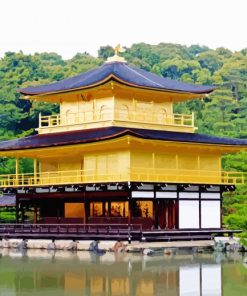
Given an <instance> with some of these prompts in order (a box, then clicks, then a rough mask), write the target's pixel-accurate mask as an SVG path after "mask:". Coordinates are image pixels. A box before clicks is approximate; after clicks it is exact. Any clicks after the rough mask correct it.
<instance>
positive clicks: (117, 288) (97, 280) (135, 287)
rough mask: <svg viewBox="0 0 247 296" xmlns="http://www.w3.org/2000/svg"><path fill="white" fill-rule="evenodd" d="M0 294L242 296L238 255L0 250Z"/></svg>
mask: <svg viewBox="0 0 247 296" xmlns="http://www.w3.org/2000/svg"><path fill="white" fill-rule="evenodd" d="M0 295H1V296H14V295H18V296H29V295H34V296H35V295H47V296H54V295H62V296H77V295H80V296H81V295H85V296H86V295H94V296H96V295H97V296H106V295H116V296H127V295H131V296H135V295H138V296H139V295H140V296H149V295H166V296H169V295H172V296H173V295H174V296H176V295H179V296H180V295H183V296H197V295H203V296H206V295H207V296H211V295H213V296H218V295H222V296H223V295H224V296H227V295H229V296H230V295H231V296H240V295H241V296H246V295H247V265H244V264H243V257H242V255H241V254H216V253H214V254H192V253H190V252H189V251H188V252H185V251H183V252H182V251H179V252H178V253H177V254H176V255H163V254H160V255H155V256H149V257H148V256H143V255H139V254H129V253H118V254H114V253H107V254H105V255H103V256H97V255H94V254H92V253H89V252H75V253H73V252H66V251H65V252H63V251H56V252H54V251H53V252H48V251H40V250H28V251H27V252H25V253H19V252H16V251H14V250H7V249H2V250H0Z"/></svg>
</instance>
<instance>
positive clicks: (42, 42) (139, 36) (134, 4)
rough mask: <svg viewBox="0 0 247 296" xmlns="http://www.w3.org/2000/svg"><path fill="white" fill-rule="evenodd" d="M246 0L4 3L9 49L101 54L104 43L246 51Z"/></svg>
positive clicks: (0, 11) (2, 32) (1, 28)
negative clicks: (173, 44) (169, 45)
mask: <svg viewBox="0 0 247 296" xmlns="http://www.w3.org/2000/svg"><path fill="white" fill-rule="evenodd" d="M246 30H247V0H122V1H118V0H115V1H114V0H0V56H3V54H4V52H6V51H20V50H22V51H23V52H24V53H34V52H44V51H46V52H57V53H59V54H61V55H62V56H63V57H64V58H66V59H67V58H71V57H72V56H73V55H75V54H76V53H77V52H84V51H87V52H89V53H91V54H93V55H97V50H98V49H99V47H100V46H101V45H108V44H109V45H111V46H114V45H116V44H118V43H121V45H123V46H131V45H132V44H133V43H138V42H146V43H150V44H158V43H160V42H171V43H179V44H184V45H191V44H200V45H207V46H209V47H211V48H217V47H220V46H223V47H226V48H229V49H231V50H233V51H235V50H241V49H243V48H246V47H247V34H246Z"/></svg>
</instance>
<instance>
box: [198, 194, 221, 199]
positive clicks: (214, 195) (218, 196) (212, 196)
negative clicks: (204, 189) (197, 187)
mask: <svg viewBox="0 0 247 296" xmlns="http://www.w3.org/2000/svg"><path fill="white" fill-rule="evenodd" d="M201 198H207V199H220V193H201Z"/></svg>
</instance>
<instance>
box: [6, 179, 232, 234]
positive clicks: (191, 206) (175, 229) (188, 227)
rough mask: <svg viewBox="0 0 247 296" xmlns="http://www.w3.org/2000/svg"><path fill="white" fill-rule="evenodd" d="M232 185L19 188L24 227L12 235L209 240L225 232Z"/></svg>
mask: <svg viewBox="0 0 247 296" xmlns="http://www.w3.org/2000/svg"><path fill="white" fill-rule="evenodd" d="M234 188H235V187H234V186H230V187H229V186H219V185H203V184H199V185H190V184H156V183H152V184H150V183H124V184H118V183H115V184H88V185H86V186H80V185H78V186H74V185H64V186H59V187H54V186H50V187H46V188H34V187H30V188H21V189H17V190H15V194H16V223H17V224H16V225H18V224H19V225H22V226H20V227H22V228H18V226H15V227H14V230H13V231H14V232H13V233H16V235H17V236H18V235H19V234H18V231H19V232H20V233H21V234H20V235H23V233H24V232H25V233H26V236H28V235H30V236H31V237H35V236H37V237H39V236H40V235H42V237H47V236H49V237H50V236H52V235H53V234H54V235H55V236H56V237H63V238H65V237H66V238H70V237H71V238H72V237H73V238H76V237H77V238H82V239H83V238H84V237H87V238H92V237H94V238H99V239H102V238H105V239H107V238H108V237H109V238H111V237H115V238H116V237H118V236H119V237H121V238H127V237H130V236H131V237H132V236H133V237H136V238H138V239H142V237H145V239H147V240H149V239H150V240H155V239H159V240H163V239H164V240H172V239H174V238H175V237H176V239H186V237H187V239H188V238H189V237H193V238H192V239H197V238H199V237H200V239H202V238H210V237H211V235H212V234H215V233H223V232H224V233H228V232H227V231H223V230H222V228H223V227H222V221H221V208H222V207H221V205H222V193H223V192H224V191H229V190H234ZM12 193H13V192H12ZM28 227H30V231H28V229H29V228H28ZM9 229H11V228H9ZM21 229H23V231H24V232H23V231H22V230H21ZM222 231H223V232H222ZM5 234H6V232H5ZM155 237H156V238H155Z"/></svg>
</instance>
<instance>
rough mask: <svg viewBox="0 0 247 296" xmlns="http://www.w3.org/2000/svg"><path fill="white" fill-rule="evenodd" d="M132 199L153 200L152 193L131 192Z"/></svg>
mask: <svg viewBox="0 0 247 296" xmlns="http://www.w3.org/2000/svg"><path fill="white" fill-rule="evenodd" d="M132 197H133V198H153V197H154V192H153V191H132Z"/></svg>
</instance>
